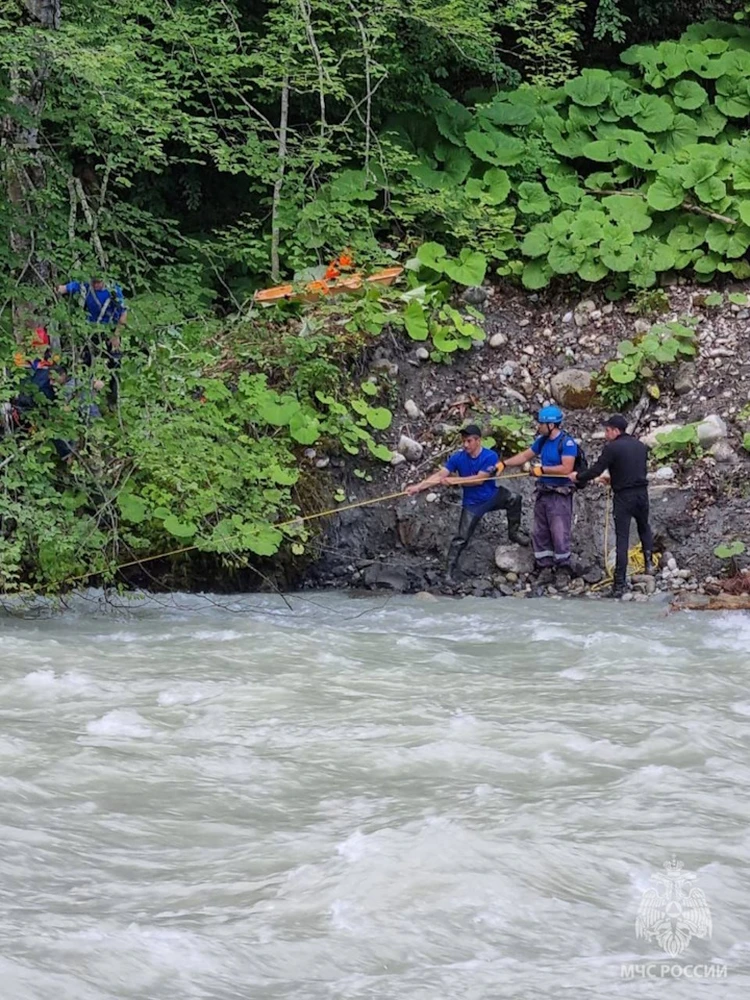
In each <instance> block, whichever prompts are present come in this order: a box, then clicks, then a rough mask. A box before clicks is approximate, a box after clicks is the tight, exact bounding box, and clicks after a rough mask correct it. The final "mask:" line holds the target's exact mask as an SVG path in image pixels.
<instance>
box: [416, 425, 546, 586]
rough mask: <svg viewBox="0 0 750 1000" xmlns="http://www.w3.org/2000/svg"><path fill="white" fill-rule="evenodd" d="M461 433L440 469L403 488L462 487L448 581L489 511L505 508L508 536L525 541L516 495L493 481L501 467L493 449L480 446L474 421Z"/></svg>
mask: <svg viewBox="0 0 750 1000" xmlns="http://www.w3.org/2000/svg"><path fill="white" fill-rule="evenodd" d="M461 437H462V439H463V448H462V450H461V451H457V452H456V453H455V454H454V455H451V457H450V458H449V459H448V461H447V462H446V463H445V465H444V466H443V467H442V469H438V471H437V472H435V473H433V474H432V475H431V476H428V477H427V479H423V480H422V482H420V483H414V484H413V485H412V486H407V488H406V492H407V493H408V494H409V495H410V496H414V495H416V494H417V493H421V492H422V490H428V489H430V487H433V486H461V487H463V503H462V509H461V518H460V520H459V522H458V530H457V531H456V534H455V535H454V537H453V539H452V541H451V543H450V547H449V549H448V561H447V568H446V576H447V579H448V580H449V581H450V580H451V579H452V577H453V575H454V573H455V572H456V568H457V566H458V560H459V559H460V558H461V553H462V552H463V551H464V549H465V548H466V546H467V545H468V544H469V542H470V540H471V536H472V535H473V534H474V531H475V530H476V527H477V525H478V524H479V522H480V521H481V519H482V518H483V517H484V515H485V514H488V513H489V512H490V511H493V510H504V511H506V512H507V515H508V537H509V538H510V540H511V541H512V542H517V543H518V544H519V545H528V544H529V539H528V536H527V535H526V534H525V532H523V531H521V498H520V496H518V494H517V493H511V492H510V490H507V489H506V488H505V487H504V486H499V485H498V483H497V482H496V481H495V478H494V477H495V476H498V475H500V473H501V472H502V471H503V468H504V466H503V463H502V462H501V461H500V459H499V458H498V455H497V452H494V451H492V450H491V449H489V448H484V447H483V446H482V432H481V430H480V429H479V427H477V425H476V424H469V426H468V427H464V428H463V430H462V431H461Z"/></svg>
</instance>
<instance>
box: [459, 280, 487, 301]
mask: <svg viewBox="0 0 750 1000" xmlns="http://www.w3.org/2000/svg"><path fill="white" fill-rule="evenodd" d="M461 298H462V299H463V301H464V302H465V303H466V304H467V305H470V306H483V305H484V304H485V302H486V301H487V299H488V298H489V292H488V291H487V289H486V288H482V286H481V285H472V286H471V288H467V289H465V290H464V293H463V295H462V296H461Z"/></svg>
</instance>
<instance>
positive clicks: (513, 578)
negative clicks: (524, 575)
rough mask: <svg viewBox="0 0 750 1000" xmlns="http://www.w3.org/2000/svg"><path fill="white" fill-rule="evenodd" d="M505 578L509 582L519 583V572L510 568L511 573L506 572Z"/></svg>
mask: <svg viewBox="0 0 750 1000" xmlns="http://www.w3.org/2000/svg"><path fill="white" fill-rule="evenodd" d="M505 579H506V580H507V581H508V583H518V573H514V572H513V570H510V572H509V573H506V576H505Z"/></svg>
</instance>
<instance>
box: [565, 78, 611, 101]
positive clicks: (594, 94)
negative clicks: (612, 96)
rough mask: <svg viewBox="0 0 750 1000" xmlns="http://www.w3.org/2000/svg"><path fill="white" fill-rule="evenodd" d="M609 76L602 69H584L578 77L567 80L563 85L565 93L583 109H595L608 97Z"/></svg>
mask: <svg viewBox="0 0 750 1000" xmlns="http://www.w3.org/2000/svg"><path fill="white" fill-rule="evenodd" d="M611 79H612V77H611V74H610V73H608V72H607V71H606V70H603V69H585V70H584V71H583V73H581V75H580V76H577V77H574V78H573V79H572V80H568V81H567V82H566V84H565V88H564V89H565V93H566V94H567V95H568V97H569V98H570V99H571V100H572V101H575V103H576V104H582V105H583V106H584V107H591V108H593V107H596V106H597V105H599V104H604V102H605V101H606V100H607V98H608V97H609V86H610V81H611Z"/></svg>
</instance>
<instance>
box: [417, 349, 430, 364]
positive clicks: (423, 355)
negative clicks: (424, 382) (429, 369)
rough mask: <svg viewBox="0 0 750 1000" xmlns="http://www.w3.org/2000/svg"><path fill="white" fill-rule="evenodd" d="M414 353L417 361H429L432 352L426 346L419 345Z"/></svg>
mask: <svg viewBox="0 0 750 1000" xmlns="http://www.w3.org/2000/svg"><path fill="white" fill-rule="evenodd" d="M414 355H415V357H416V359H417V361H429V360H430V352H429V351H428V350H427V348H426V347H418V348H417V349H416V351H415V352H414Z"/></svg>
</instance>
